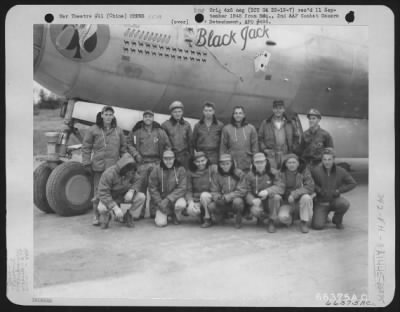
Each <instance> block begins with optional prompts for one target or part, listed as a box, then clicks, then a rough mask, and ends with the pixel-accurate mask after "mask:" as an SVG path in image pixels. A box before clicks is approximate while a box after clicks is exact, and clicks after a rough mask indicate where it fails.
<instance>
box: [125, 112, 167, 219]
mask: <svg viewBox="0 0 400 312" xmlns="http://www.w3.org/2000/svg"><path fill="white" fill-rule="evenodd" d="M127 145H128V151H129V153H130V154H131V155H132V156H133V157H134V158H135V159H136V162H137V163H138V165H139V168H138V175H139V176H140V177H141V181H142V182H143V183H142V185H141V186H140V192H142V193H144V194H146V191H147V188H148V184H149V176H150V173H151V171H152V170H153V168H154V167H155V166H157V165H159V164H160V160H161V157H162V153H163V151H164V150H166V149H170V148H171V142H170V141H169V138H168V136H167V134H166V133H165V131H164V130H163V129H162V128H161V126H160V124H159V123H157V122H155V121H154V113H153V112H152V111H150V110H146V111H145V112H144V113H143V120H141V121H139V122H137V123H136V125H135V126H134V127H133V129H132V131H131V132H130V133H129V136H128V140H127ZM144 214H145V206H144V207H143V209H142V210H141V213H140V216H139V218H144ZM155 214H156V212H155V210H154V205H152V203H150V217H151V218H154V217H155Z"/></svg>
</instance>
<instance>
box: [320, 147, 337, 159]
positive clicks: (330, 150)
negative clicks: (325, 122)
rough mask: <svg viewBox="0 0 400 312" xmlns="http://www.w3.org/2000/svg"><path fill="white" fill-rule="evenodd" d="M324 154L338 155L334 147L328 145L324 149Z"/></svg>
mask: <svg viewBox="0 0 400 312" xmlns="http://www.w3.org/2000/svg"><path fill="white" fill-rule="evenodd" d="M322 155H332V156H333V157H336V153H335V150H334V149H333V148H332V147H326V148H324V150H323V151H322Z"/></svg>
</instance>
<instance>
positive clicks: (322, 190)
mask: <svg viewBox="0 0 400 312" xmlns="http://www.w3.org/2000/svg"><path fill="white" fill-rule="evenodd" d="M311 174H312V177H313V179H314V182H315V191H316V193H317V197H316V200H315V206H314V214H313V218H312V226H313V228H314V229H317V230H320V229H322V228H323V227H324V226H325V223H326V219H327V216H328V214H329V212H330V211H334V212H335V214H334V216H333V218H332V222H333V223H334V224H335V225H336V228H337V229H343V228H344V227H343V215H344V214H345V213H346V211H347V210H348V209H349V207H350V203H349V201H348V200H347V199H345V198H344V197H342V196H341V194H342V193H346V192H348V191H351V190H352V189H354V188H355V187H356V181H355V180H354V178H353V177H352V176H351V175H350V174H349V173H348V172H347V171H346V170H345V169H343V168H341V167H339V166H336V165H335V152H334V150H333V149H331V148H326V149H325V150H324V151H323V153H322V163H321V164H320V165H318V166H316V167H314V168H313V169H312V171H311Z"/></svg>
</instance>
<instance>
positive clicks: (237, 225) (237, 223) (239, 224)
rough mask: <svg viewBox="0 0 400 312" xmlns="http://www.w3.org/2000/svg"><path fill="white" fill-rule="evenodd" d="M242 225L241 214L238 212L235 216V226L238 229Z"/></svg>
mask: <svg viewBox="0 0 400 312" xmlns="http://www.w3.org/2000/svg"><path fill="white" fill-rule="evenodd" d="M241 227H242V214H241V213H240V212H238V213H237V214H236V217H235V228H237V229H240V228H241Z"/></svg>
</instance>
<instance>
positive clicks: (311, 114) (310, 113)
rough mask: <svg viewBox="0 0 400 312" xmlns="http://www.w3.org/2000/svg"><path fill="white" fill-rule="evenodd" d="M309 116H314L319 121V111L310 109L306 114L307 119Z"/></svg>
mask: <svg viewBox="0 0 400 312" xmlns="http://www.w3.org/2000/svg"><path fill="white" fill-rule="evenodd" d="M310 116H316V117H318V118H319V119H321V117H322V116H321V113H320V112H319V110H317V109H315V108H311V109H310V110H309V111H308V113H307V118H310Z"/></svg>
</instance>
